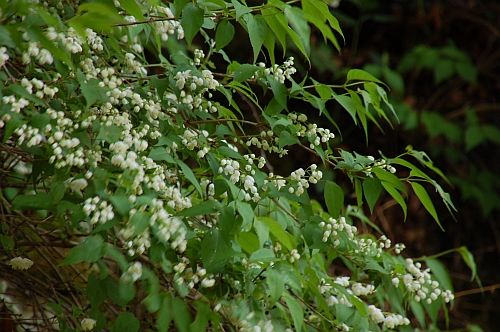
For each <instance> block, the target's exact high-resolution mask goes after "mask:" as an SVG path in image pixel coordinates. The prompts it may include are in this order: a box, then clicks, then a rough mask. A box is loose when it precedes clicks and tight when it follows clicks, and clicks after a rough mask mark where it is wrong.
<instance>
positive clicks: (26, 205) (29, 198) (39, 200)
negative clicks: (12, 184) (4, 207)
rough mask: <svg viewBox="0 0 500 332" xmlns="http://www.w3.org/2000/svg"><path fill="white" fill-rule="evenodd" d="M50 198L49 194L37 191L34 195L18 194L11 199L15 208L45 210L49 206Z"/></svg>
mask: <svg viewBox="0 0 500 332" xmlns="http://www.w3.org/2000/svg"><path fill="white" fill-rule="evenodd" d="M51 202H52V198H51V197H50V195H49V194H47V193H44V192H39V193H37V194H36V195H18V196H16V197H15V198H14V200H13V201H12V205H13V207H14V208H15V209H16V210H26V209H33V210H46V209H48V208H49V207H50V205H51Z"/></svg>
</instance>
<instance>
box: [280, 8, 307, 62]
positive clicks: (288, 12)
mask: <svg viewBox="0 0 500 332" xmlns="http://www.w3.org/2000/svg"><path fill="white" fill-rule="evenodd" d="M285 17H286V18H287V20H288V22H289V23H290V25H291V26H292V28H293V30H294V31H295V32H296V33H297V34H298V37H299V38H300V41H301V42H302V45H303V48H304V50H305V53H306V54H309V52H310V37H311V29H310V28H309V25H308V24H307V20H306V19H305V17H304V13H303V11H302V10H300V9H299V8H297V7H292V6H287V7H286V8H285ZM293 39H294V38H293V37H292V40H293ZM293 41H294V43H296V41H295V40H293ZM297 46H298V45H297ZM299 48H300V47H299Z"/></svg>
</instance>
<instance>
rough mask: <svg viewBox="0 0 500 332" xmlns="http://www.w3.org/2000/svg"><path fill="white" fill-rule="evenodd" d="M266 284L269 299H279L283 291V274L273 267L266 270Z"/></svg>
mask: <svg viewBox="0 0 500 332" xmlns="http://www.w3.org/2000/svg"><path fill="white" fill-rule="evenodd" d="M266 284H267V287H268V288H269V296H270V297H271V301H273V302H275V301H277V300H279V299H280V298H281V296H282V295H283V293H284V292H285V278H283V275H281V273H280V272H279V271H276V270H274V269H272V270H268V271H267V272H266Z"/></svg>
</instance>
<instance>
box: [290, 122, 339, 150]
mask: <svg viewBox="0 0 500 332" xmlns="http://www.w3.org/2000/svg"><path fill="white" fill-rule="evenodd" d="M288 118H289V119H290V120H291V121H292V122H293V123H294V124H296V125H297V126H298V127H299V130H298V131H297V136H298V137H306V138H307V139H308V140H309V147H310V148H311V149H314V148H315V147H317V146H320V145H321V144H322V143H328V142H329V141H330V140H331V139H334V138H335V134H334V133H332V132H331V131H330V129H325V128H319V127H318V125H317V124H315V123H309V124H307V123H306V122H307V116H306V115H305V114H299V115H297V114H295V113H289V114H288Z"/></svg>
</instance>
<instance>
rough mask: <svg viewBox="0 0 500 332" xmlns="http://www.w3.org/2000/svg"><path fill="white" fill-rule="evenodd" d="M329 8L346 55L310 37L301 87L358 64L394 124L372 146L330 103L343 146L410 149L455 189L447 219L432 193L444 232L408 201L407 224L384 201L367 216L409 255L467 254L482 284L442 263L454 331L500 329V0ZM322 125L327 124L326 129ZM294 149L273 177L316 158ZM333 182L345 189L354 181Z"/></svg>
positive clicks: (455, 265)
mask: <svg viewBox="0 0 500 332" xmlns="http://www.w3.org/2000/svg"><path fill="white" fill-rule="evenodd" d="M251 2H252V1H250V3H251ZM258 3H259V1H255V4H258ZM330 6H331V8H332V11H333V13H334V15H335V16H336V17H337V18H338V19H339V21H340V23H341V27H342V30H343V32H344V35H345V44H344V45H343V47H341V53H340V54H339V52H337V51H336V50H335V49H334V47H333V46H332V45H326V44H325V43H324V41H323V39H322V37H321V34H320V33H318V32H317V31H314V30H313V40H312V41H311V65H310V66H309V65H308V64H307V62H305V61H303V59H302V61H301V56H300V54H299V52H297V55H296V57H295V58H296V60H297V59H298V60H299V61H298V64H297V66H298V67H299V68H298V74H296V75H298V76H299V77H295V76H294V77H295V80H296V81H300V75H301V73H305V72H309V73H310V76H312V77H314V78H315V79H316V80H318V81H320V82H323V83H335V82H340V83H342V82H344V80H345V75H346V72H347V70H348V69H350V68H362V69H365V70H367V71H368V72H370V73H372V74H373V75H375V76H376V77H378V78H380V79H381V80H382V81H384V82H386V83H387V85H388V86H389V88H390V92H389V96H390V100H391V103H392V104H393V105H394V107H395V109H396V112H397V114H398V117H399V120H400V122H399V124H395V125H394V128H391V127H390V126H385V127H383V128H382V129H383V132H382V131H381V130H380V129H379V128H377V127H376V126H374V125H371V127H370V128H371V129H370V132H369V134H368V137H369V138H370V140H369V143H368V145H367V144H366V141H365V135H364V133H363V130H362V129H361V128H356V127H355V126H354V125H353V123H352V121H351V119H350V117H349V115H348V114H347V113H346V112H345V111H343V110H341V108H340V106H339V105H336V104H335V103H333V102H331V103H329V104H327V107H328V109H329V110H330V114H332V116H333V117H334V119H335V121H336V123H337V124H338V126H339V128H340V131H341V132H340V134H341V135H338V136H339V137H340V136H341V137H342V138H341V139H339V140H338V144H341V146H342V147H343V148H345V149H348V150H351V151H356V152H358V153H362V154H371V155H374V156H376V157H380V155H379V153H378V151H383V152H384V154H385V155H386V156H387V157H394V156H396V155H398V154H400V153H402V152H404V151H405V148H406V147H407V146H408V145H411V146H413V147H414V149H416V150H421V151H425V152H427V153H428V154H429V156H430V157H431V158H432V159H433V161H434V163H435V165H436V166H438V167H439V168H440V169H441V170H443V172H444V173H445V174H446V175H447V176H448V177H449V180H450V184H446V183H445V182H444V181H441V182H440V183H441V184H442V185H443V188H444V189H445V190H446V191H448V192H450V194H451V197H452V200H453V202H454V204H455V206H456V207H457V209H458V212H457V213H456V214H455V215H454V216H451V215H450V214H449V213H448V211H447V210H446V208H445V206H444V204H442V202H441V199H440V198H439V197H438V195H437V194H435V195H434V197H433V198H434V202H435V205H436V208H437V209H438V213H439V214H440V215H441V221H442V224H443V227H444V229H445V231H444V232H443V231H442V230H440V228H439V227H438V226H437V225H436V223H435V222H433V220H432V218H431V216H430V215H429V214H427V213H426V212H425V209H424V208H423V207H422V206H421V204H420V203H419V201H418V200H417V199H416V198H415V197H412V196H411V193H410V197H408V219H407V221H406V222H405V223H403V213H402V211H401V210H400V209H399V207H398V206H397V205H396V204H395V203H394V202H393V201H392V199H391V198H390V197H389V196H388V195H386V196H385V198H384V199H381V200H379V202H378V205H377V207H376V209H375V211H374V213H373V215H371V216H370V218H371V219H372V221H374V222H375V223H376V224H377V225H379V226H380V227H381V228H382V229H383V230H384V231H385V232H386V233H387V234H388V235H389V236H390V238H391V239H392V240H393V241H396V242H403V243H405V244H406V245H407V255H409V256H412V257H420V256H423V255H432V254H436V253H439V252H443V251H446V250H449V249H451V248H457V247H461V246H466V247H467V248H468V249H469V250H470V251H471V252H472V253H473V255H474V258H475V261H476V264H477V271H478V275H479V280H480V281H478V280H475V281H471V274H470V270H469V269H468V267H467V266H466V264H465V263H464V262H463V261H462V259H461V257H460V255H459V254H457V253H452V254H448V255H444V256H442V257H441V258H440V259H441V261H442V262H443V263H444V264H445V265H446V267H447V268H448V269H449V272H450V276H451V278H452V280H453V283H454V286H455V292H456V301H455V303H454V306H453V308H452V310H451V311H450V313H449V318H450V322H451V323H450V326H449V329H450V330H451V331H492V332H493V331H500V220H499V216H500V177H499V175H500V166H499V165H500V149H499V146H500V104H499V98H500V79H499V74H500V70H499V69H500V68H499V66H500V1H475V0H464V1H459V0H457V1H439V0H433V1H424V0H420V1H404V0H401V1H386V0H341V1H338V0H337V1H335V0H334V1H330ZM244 44H245V43H244V41H240V42H238V41H236V42H233V43H232V45H231V46H232V48H233V52H231V53H233V54H239V56H240V57H241V60H243V61H252V59H251V58H250V57H251V51H250V50H248V52H246V51H245V50H244V49H243V48H242V47H244V46H243V45H244ZM247 45H249V43H247ZM279 53H280V52H279V51H278V52H277V54H279ZM277 61H278V62H280V61H279V60H277ZM300 66H302V68H300ZM302 75H303V74H302ZM294 107H295V108H298V109H299V110H300V111H302V112H304V113H306V114H308V115H309V117H313V118H314V114H317V110H312V109H311V110H307V109H304V105H303V104H299V103H297V104H296V105H294V104H292V106H291V109H292V110H293V108H294ZM316 121H322V120H320V119H316ZM319 125H320V126H323V127H329V126H330V127H331V124H329V123H328V122H324V123H319ZM332 129H333V128H332ZM291 153H293V155H294V156H296V158H291V159H289V160H295V164H294V165H286V164H283V163H282V162H281V163H275V164H277V165H279V167H278V169H277V170H276V171H278V173H279V169H280V168H281V169H282V171H283V173H286V172H287V171H290V170H292V169H296V168H297V167H300V166H303V165H305V164H310V163H311V162H314V161H311V159H310V158H311V156H309V155H307V151H304V150H297V151H292V152H291ZM315 162H318V164H319V163H320V161H319V160H318V161H315ZM326 171H327V172H328V170H326ZM400 175H402V174H400ZM327 176H330V177H333V172H331V170H330V174H327ZM436 179H437V176H436ZM336 180H337V182H340V183H345V185H346V186H345V187H346V189H347V188H348V187H350V184H349V181H348V179H342V178H337V179H336ZM351 188H352V187H351ZM351 191H353V190H352V189H351ZM321 197H322V196H321V195H318V198H319V199H320V198H321ZM348 203H353V204H354V203H355V198H354V197H351V201H350V202H348ZM367 212H368V211H367ZM481 284H482V286H483V288H482V289H481ZM444 321H445V318H443V324H442V326H441V328H443V329H445V323H444Z"/></svg>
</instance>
